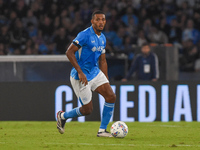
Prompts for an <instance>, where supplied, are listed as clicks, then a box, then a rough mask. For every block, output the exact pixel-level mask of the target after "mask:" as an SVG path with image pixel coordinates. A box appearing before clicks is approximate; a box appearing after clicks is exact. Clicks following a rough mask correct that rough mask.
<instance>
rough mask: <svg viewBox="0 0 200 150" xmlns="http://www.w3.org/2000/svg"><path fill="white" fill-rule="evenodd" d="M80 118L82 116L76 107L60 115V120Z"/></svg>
mask: <svg viewBox="0 0 200 150" xmlns="http://www.w3.org/2000/svg"><path fill="white" fill-rule="evenodd" d="M80 116H83V115H82V113H81V112H80V107H76V108H74V109H72V110H71V111H69V112H64V113H62V114H61V118H62V119H68V118H75V117H80Z"/></svg>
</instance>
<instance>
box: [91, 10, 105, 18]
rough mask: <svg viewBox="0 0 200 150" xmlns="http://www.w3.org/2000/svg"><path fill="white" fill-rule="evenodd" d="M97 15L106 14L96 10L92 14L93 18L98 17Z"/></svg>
mask: <svg viewBox="0 0 200 150" xmlns="http://www.w3.org/2000/svg"><path fill="white" fill-rule="evenodd" d="M96 14H104V15H105V13H104V12H103V11H101V10H96V11H94V12H93V13H92V18H93V17H94V15H96Z"/></svg>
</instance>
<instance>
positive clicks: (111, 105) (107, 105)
mask: <svg viewBox="0 0 200 150" xmlns="http://www.w3.org/2000/svg"><path fill="white" fill-rule="evenodd" d="M104 106H106V107H111V108H113V107H114V106H115V103H107V102H105V103H104Z"/></svg>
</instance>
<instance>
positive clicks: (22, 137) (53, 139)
mask: <svg viewBox="0 0 200 150" xmlns="http://www.w3.org/2000/svg"><path fill="white" fill-rule="evenodd" d="M99 124H100V122H85V123H79V122H70V123H66V130H65V133H64V134H62V135H61V134H60V133H58V131H57V129H56V122H55V121H54V122H31V121H29V122H25V121H21V122H16V121H0V150H7V149H8V150H15V149H16V150H21V149H28V150H32V149H34V150H39V149H51V150H56V149H58V150H62V149H63V150H79V149H80V150H100V149H101V150H102V149H103V150H116V149H121V150H129V149H130V150H137V149H138V150H143V149H152V150H160V149H180V150H182V149H183V150H185V149H189V150H191V149H200V126H199V123H198V122H168V123H162V122H153V123H140V122H131V123H130V122H129V123H127V125H128V127H129V133H128V135H127V136H126V137H125V138H123V139H119V138H102V137H96V133H97V130H98V127H99ZM110 126H111V123H110V124H109V128H110Z"/></svg>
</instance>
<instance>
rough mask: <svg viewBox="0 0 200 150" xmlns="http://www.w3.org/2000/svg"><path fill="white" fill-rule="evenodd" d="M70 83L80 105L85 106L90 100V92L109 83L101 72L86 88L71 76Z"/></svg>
mask: <svg viewBox="0 0 200 150" xmlns="http://www.w3.org/2000/svg"><path fill="white" fill-rule="evenodd" d="M70 81H71V84H72V87H73V89H74V92H75V94H76V96H77V97H78V99H79V101H80V103H81V104H82V105H86V104H88V103H89V102H90V101H91V100H92V91H94V90H95V89H96V88H97V87H99V86H100V85H102V84H105V83H109V81H108V79H107V78H106V76H105V75H104V73H103V72H102V71H101V70H100V72H99V74H98V75H97V76H96V77H94V79H92V80H91V81H89V82H88V84H87V85H86V86H85V85H84V84H82V83H81V82H80V81H79V80H76V79H74V78H72V77H71V76H70Z"/></svg>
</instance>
